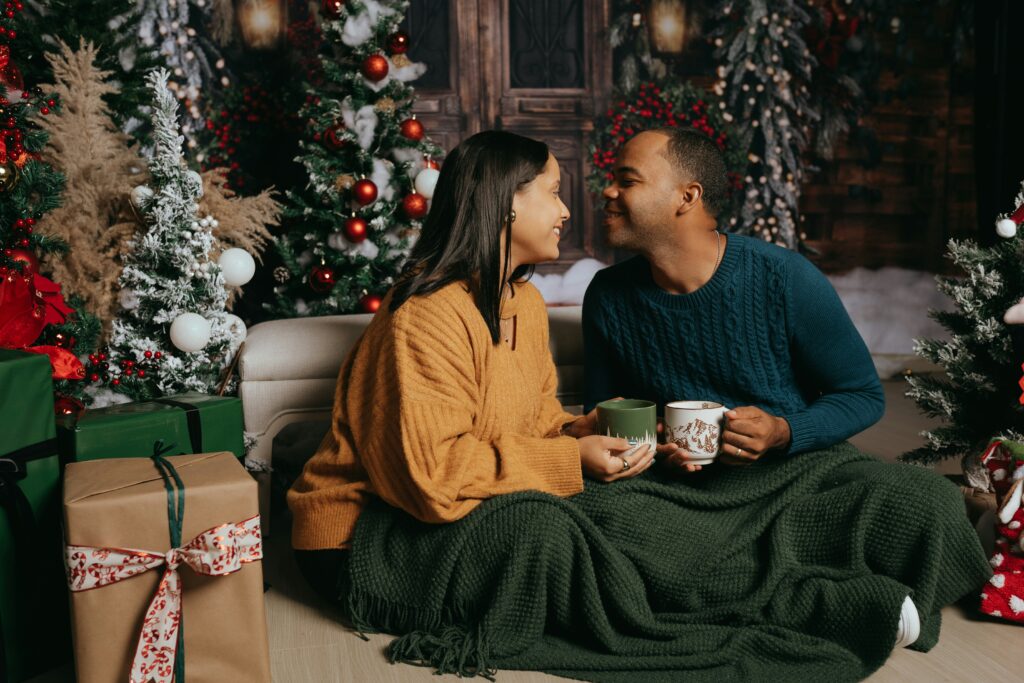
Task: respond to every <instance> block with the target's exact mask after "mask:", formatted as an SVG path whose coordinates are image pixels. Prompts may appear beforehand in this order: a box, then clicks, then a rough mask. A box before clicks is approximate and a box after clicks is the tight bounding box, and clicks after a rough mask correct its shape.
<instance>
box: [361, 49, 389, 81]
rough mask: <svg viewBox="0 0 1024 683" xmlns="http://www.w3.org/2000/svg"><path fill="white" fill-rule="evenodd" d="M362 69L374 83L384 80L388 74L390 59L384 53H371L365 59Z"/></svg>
mask: <svg viewBox="0 0 1024 683" xmlns="http://www.w3.org/2000/svg"><path fill="white" fill-rule="evenodd" d="M362 71H363V75H364V76H366V78H367V80H370V81H373V82H374V83H376V82H377V81H381V80H384V77H385V76H387V75H388V60H387V58H386V57H384V55H370V56H369V57H367V58H366V59H365V60H363V69H362Z"/></svg>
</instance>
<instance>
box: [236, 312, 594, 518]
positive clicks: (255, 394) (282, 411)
mask: <svg viewBox="0 0 1024 683" xmlns="http://www.w3.org/2000/svg"><path fill="white" fill-rule="evenodd" d="M580 311H581V308H580V307H579V306H566V307H552V308H549V309H548V320H549V323H550V330H551V335H550V337H551V353H552V355H553V356H554V359H555V365H556V367H557V370H558V396H559V398H560V399H561V401H562V404H563V405H565V406H567V407H568V406H578V405H579V404H581V403H582V402H583V340H582V335H581V329H580ZM372 318H373V316H372V315H369V314H361V315H336V316H327V317H322V318H293V319H288V320H272V321H269V322H264V323H260V324H258V325H254V326H253V327H252V328H250V329H249V334H248V337H247V338H246V340H245V346H244V347H243V348H242V352H241V357H240V358H239V362H238V368H239V375H240V377H241V381H240V384H239V390H238V394H239V396H240V397H241V399H242V410H243V412H244V415H245V431H246V433H247V436H248V437H249V441H250V443H253V440H254V443H253V445H252V447H251V448H250V450H249V454H248V456H247V458H246V462H247V464H248V466H249V467H250V469H252V470H254V471H257V472H261V471H262V472H268V471H269V470H270V468H271V467H272V464H273V444H274V436H276V435H277V434H278V433H279V432H280V431H281V430H282V429H284V428H285V427H286V426H287V425H289V424H292V423H295V422H306V421H314V422H315V421H320V422H322V421H325V420H327V419H328V418H329V416H330V412H331V404H332V402H333V400H334V386H335V382H336V379H337V376H338V369H339V368H340V367H341V363H342V361H343V360H344V359H345V356H346V355H347V354H348V351H349V349H351V348H352V345H353V344H354V343H355V342H356V340H357V339H358V338H359V336H360V335H361V334H362V332H363V329H364V328H365V327H366V326H367V324H369V322H370V320H371V319H372ZM258 478H259V479H260V482H261V487H260V512H261V514H262V516H263V519H264V527H265V530H266V529H269V519H270V516H269V512H270V510H269V485H268V483H269V478H268V477H267V476H266V475H258Z"/></svg>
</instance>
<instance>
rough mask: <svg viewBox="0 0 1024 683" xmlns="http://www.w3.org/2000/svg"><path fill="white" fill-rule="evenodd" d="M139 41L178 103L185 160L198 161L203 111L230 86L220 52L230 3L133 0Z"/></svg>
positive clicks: (227, 0) (229, 17)
mask: <svg viewBox="0 0 1024 683" xmlns="http://www.w3.org/2000/svg"><path fill="white" fill-rule="evenodd" d="M137 1H138V4H139V12H140V14H139V22H138V26H139V41H140V44H141V45H142V46H143V47H144V48H146V49H154V50H156V51H157V53H158V54H159V56H160V58H161V59H162V60H163V62H164V63H165V64H166V66H167V68H168V69H170V70H171V73H170V76H169V78H168V85H169V87H170V88H171V90H172V91H173V92H174V95H175V97H177V98H178V99H179V100H180V101H181V104H182V107H181V109H180V110H179V120H180V122H181V134H182V135H183V136H184V138H185V152H186V154H188V155H189V158H190V159H192V158H195V160H196V161H202V158H200V157H201V156H202V150H201V148H200V140H199V137H198V136H199V133H200V131H201V130H202V129H203V128H204V127H205V126H206V111H207V110H208V109H209V108H210V107H211V106H212V105H215V104H216V102H217V100H218V98H219V95H220V90H221V89H222V88H224V87H227V86H228V85H229V84H230V83H231V74H230V72H229V70H228V66H227V63H226V61H225V59H224V57H223V55H222V54H221V45H220V42H221V41H222V40H228V39H230V31H228V30H227V29H226V27H230V25H231V22H232V21H233V20H234V14H233V10H232V3H231V2H230V0H209V1H207V0H137Z"/></svg>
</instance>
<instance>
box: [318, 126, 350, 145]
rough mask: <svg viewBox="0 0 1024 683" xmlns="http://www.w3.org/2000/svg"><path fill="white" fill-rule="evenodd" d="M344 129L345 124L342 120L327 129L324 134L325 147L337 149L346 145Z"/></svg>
mask: <svg viewBox="0 0 1024 683" xmlns="http://www.w3.org/2000/svg"><path fill="white" fill-rule="evenodd" d="M343 130H345V124H344V123H340V122H339V123H336V124H335V125H333V126H331V127H330V128H328V129H327V130H325V131H324V134H323V142H324V147H327V148H328V149H333V150H335V151H337V150H339V149H341V148H342V147H344V146H345V138H343V137H341V133H342V131H343Z"/></svg>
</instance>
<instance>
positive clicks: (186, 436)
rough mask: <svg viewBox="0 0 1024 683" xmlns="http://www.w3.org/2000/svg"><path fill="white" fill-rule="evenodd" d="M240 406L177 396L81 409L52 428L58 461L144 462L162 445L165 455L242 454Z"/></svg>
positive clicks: (213, 398)
mask: <svg viewBox="0 0 1024 683" xmlns="http://www.w3.org/2000/svg"><path fill="white" fill-rule="evenodd" d="M242 429H243V427H242V402H241V401H240V400H239V399H237V398H234V397H230V396H208V395H206V394H198V393H194V394H178V395H176V396H168V397H166V398H158V399H154V400H152V401H140V402H136V403H122V404H119V405H113V406H108V407H106V408H99V409H96V410H86V411H85V412H84V413H82V415H81V416H80V417H79V418H78V419H77V420H75V419H72V418H68V419H66V420H64V421H62V422H61V424H59V425H58V429H57V437H58V440H59V442H60V455H61V458H62V459H63V460H64V462H83V461H86V460H97V459H101V458H140V457H146V458H148V457H149V456H151V455H152V454H153V444H154V443H156V442H157V441H162V442H163V443H164V444H165V445H166V446H168V447H169V450H168V451H167V454H168V455H187V454H191V453H212V452H215V451H230V452H231V453H234V454H235V456H236V457H239V458H241V457H242V456H243V455H244V454H245V451H244V442H243V437H242Z"/></svg>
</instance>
